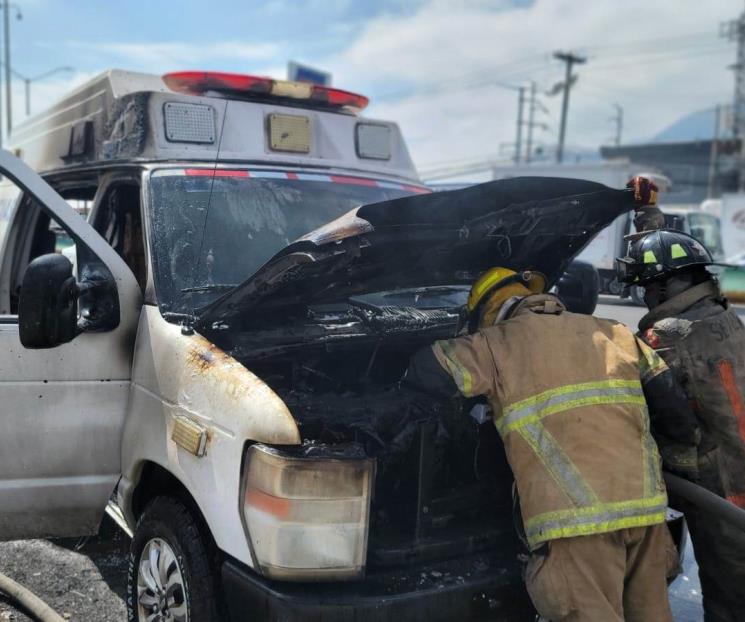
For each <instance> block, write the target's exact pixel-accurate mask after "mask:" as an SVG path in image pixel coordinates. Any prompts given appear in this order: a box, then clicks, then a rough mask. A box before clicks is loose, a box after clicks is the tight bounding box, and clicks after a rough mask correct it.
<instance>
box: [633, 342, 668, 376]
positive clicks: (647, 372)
mask: <svg viewBox="0 0 745 622" xmlns="http://www.w3.org/2000/svg"><path fill="white" fill-rule="evenodd" d="M636 344H637V346H638V347H639V351H640V352H641V354H642V356H641V357H640V358H639V371H640V374H641V378H642V382H644V383H647V382H649V381H650V380H652V378H654V377H655V376H657V375H659V374H661V373H662V372H663V371H666V370H667V363H665V361H664V359H663V358H662V357H661V356H660V355H659V354H657V352H655V350H654V348H652V347H650V346H649V344H647V343H645V342H644V341H642V340H641V339H639V338H637V340H636Z"/></svg>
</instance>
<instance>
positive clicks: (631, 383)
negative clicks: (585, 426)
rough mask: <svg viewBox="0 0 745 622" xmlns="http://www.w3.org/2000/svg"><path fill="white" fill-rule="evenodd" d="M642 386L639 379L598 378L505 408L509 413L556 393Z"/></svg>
mask: <svg viewBox="0 0 745 622" xmlns="http://www.w3.org/2000/svg"><path fill="white" fill-rule="evenodd" d="M640 386H641V384H640V383H639V381H638V380H637V379H633V380H623V379H620V378H611V379H609V380H598V381H596V382H582V383H579V384H565V385H563V386H561V387H556V388H554V389H549V390H548V391H544V392H543V393H538V394H537V395H533V396H531V397H528V398H525V399H524V400H520V401H519V402H515V403H514V404H510V405H509V406H507V407H505V408H504V413H505V414H508V413H510V412H512V411H513V410H519V409H521V408H524V407H525V406H531V405H533V404H537V403H538V402H542V401H544V400H547V399H548V398H550V397H553V396H554V395H564V394H566V393H577V392H579V391H589V390H591V389H615V388H619V387H629V388H636V387H640Z"/></svg>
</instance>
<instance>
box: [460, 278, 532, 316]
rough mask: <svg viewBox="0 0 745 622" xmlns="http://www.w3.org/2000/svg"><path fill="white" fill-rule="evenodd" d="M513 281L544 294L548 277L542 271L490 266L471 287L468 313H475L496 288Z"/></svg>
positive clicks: (467, 305)
mask: <svg viewBox="0 0 745 622" xmlns="http://www.w3.org/2000/svg"><path fill="white" fill-rule="evenodd" d="M512 283H521V284H522V285H525V287H527V288H528V289H529V290H530V291H531V292H533V293H534V294H542V293H543V292H544V291H545V290H546V277H545V276H543V275H542V274H541V273H540V272H534V271H531V270H525V271H523V272H515V271H514V270H510V269H509V268H499V267H497V268H490V269H489V270H487V271H486V272H484V274H482V275H481V276H480V277H479V278H478V279H477V280H476V282H475V283H474V284H473V286H472V287H471V291H470V293H469V294H468V302H467V304H466V308H467V309H468V314H469V315H472V314H474V313H475V312H476V311H477V310H478V308H479V307H480V306H481V304H482V303H484V302H485V301H486V300H487V298H488V295H489V294H491V293H492V292H494V290H496V289H500V288H502V287H505V286H507V285H510V284H512Z"/></svg>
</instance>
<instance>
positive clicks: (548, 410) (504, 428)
mask: <svg viewBox="0 0 745 622" xmlns="http://www.w3.org/2000/svg"><path fill="white" fill-rule="evenodd" d="M643 397H644V392H643V390H642V388H641V385H640V386H638V387H607V388H592V389H584V390H579V391H572V392H570V393H558V394H555V395H552V396H550V397H548V398H546V399H545V400H541V401H539V402H536V403H535V404H530V405H529V406H524V407H523V408H519V409H517V410H513V411H511V412H509V413H508V414H506V415H504V416H503V417H502V418H501V419H500V420H499V421H498V426H499V431H500V432H501V433H502V434H505V433H507V432H509V431H510V429H512V428H514V427H515V426H517V425H520V422H521V421H522V420H524V419H526V418H528V417H541V416H545V415H549V414H554V413H556V412H562V411H563V410H567V409H569V408H572V407H573V406H574V405H575V403H576V402H577V401H580V402H582V401H585V400H587V401H588V402H589V403H588V404H587V405H591V404H593V403H622V402H623V399H624V398H636V399H634V402H636V401H638V399H640V398H643ZM615 398H618V399H615Z"/></svg>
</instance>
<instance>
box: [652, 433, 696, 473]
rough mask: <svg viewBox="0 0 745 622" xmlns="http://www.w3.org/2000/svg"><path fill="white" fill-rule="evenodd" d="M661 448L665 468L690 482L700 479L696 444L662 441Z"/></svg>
mask: <svg viewBox="0 0 745 622" xmlns="http://www.w3.org/2000/svg"><path fill="white" fill-rule="evenodd" d="M659 448H660V454H662V464H663V466H664V467H665V470H667V471H670V472H671V473H673V474H675V475H679V476H680V477H683V478H685V479H687V480H688V481H690V482H697V481H698V479H699V473H698V448H697V447H696V446H695V445H689V444H687V443H673V442H660V444H659Z"/></svg>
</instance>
